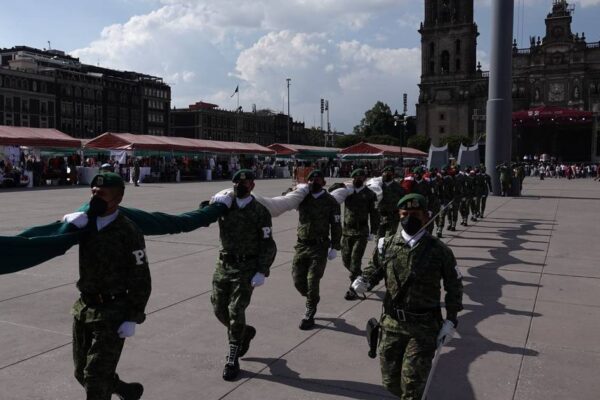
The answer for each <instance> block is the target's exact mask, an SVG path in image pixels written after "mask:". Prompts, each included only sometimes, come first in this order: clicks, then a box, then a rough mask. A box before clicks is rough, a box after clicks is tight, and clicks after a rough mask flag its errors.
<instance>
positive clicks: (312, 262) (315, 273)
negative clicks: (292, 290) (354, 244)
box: [292, 243, 329, 308]
mask: <svg viewBox="0 0 600 400" xmlns="http://www.w3.org/2000/svg"><path fill="white" fill-rule="evenodd" d="M328 249H329V244H328V243H325V244H317V245H305V244H301V243H298V244H296V254H295V255H294V260H293V261H292V278H293V279H294V286H295V287H296V289H297V290H298V292H300V294H301V295H302V296H304V297H306V307H307V308H314V307H316V306H317V304H319V300H320V299H321V297H320V294H319V285H320V283H321V278H323V274H324V273H325V267H326V266H327V253H328Z"/></svg>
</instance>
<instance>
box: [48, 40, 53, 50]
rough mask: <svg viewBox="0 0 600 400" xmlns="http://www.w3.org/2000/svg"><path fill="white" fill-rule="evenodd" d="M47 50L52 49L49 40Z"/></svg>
mask: <svg viewBox="0 0 600 400" xmlns="http://www.w3.org/2000/svg"><path fill="white" fill-rule="evenodd" d="M48 50H52V46H51V45H50V41H49V40H48Z"/></svg>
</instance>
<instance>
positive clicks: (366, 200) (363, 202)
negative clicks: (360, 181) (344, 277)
mask: <svg viewBox="0 0 600 400" xmlns="http://www.w3.org/2000/svg"><path fill="white" fill-rule="evenodd" d="M376 202H377V195H376V194H375V193H374V192H373V191H372V190H371V189H369V188H368V187H366V186H364V187H363V189H362V190H361V191H360V192H356V191H355V192H354V193H352V194H351V195H350V196H348V197H347V198H346V201H345V202H344V206H345V207H344V228H343V231H342V233H343V236H342V262H343V263H344V267H346V269H347V270H348V271H350V281H354V279H356V278H357V277H358V276H359V275H360V274H361V263H362V257H363V255H364V254H365V249H366V248H367V237H368V236H369V222H370V225H371V231H370V232H371V234H373V235H375V234H376V233H377V230H378V229H379V215H378V213H377V210H376V208H375V203H376Z"/></svg>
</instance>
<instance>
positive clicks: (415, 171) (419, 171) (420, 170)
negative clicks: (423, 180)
mask: <svg viewBox="0 0 600 400" xmlns="http://www.w3.org/2000/svg"><path fill="white" fill-rule="evenodd" d="M423 172H424V170H423V167H414V168H413V174H422V173H423Z"/></svg>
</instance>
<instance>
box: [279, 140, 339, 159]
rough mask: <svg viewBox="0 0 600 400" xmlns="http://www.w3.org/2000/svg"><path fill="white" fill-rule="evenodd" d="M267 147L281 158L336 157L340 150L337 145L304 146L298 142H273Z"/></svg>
mask: <svg viewBox="0 0 600 400" xmlns="http://www.w3.org/2000/svg"><path fill="white" fill-rule="evenodd" d="M268 147H269V149H271V150H274V151H275V152H276V154H277V157H282V158H283V157H290V156H294V157H296V158H332V157H337V155H338V154H339V152H340V149H338V148H337V147H318V146H304V145H300V144H281V143H274V144H272V145H270V146H268Z"/></svg>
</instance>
